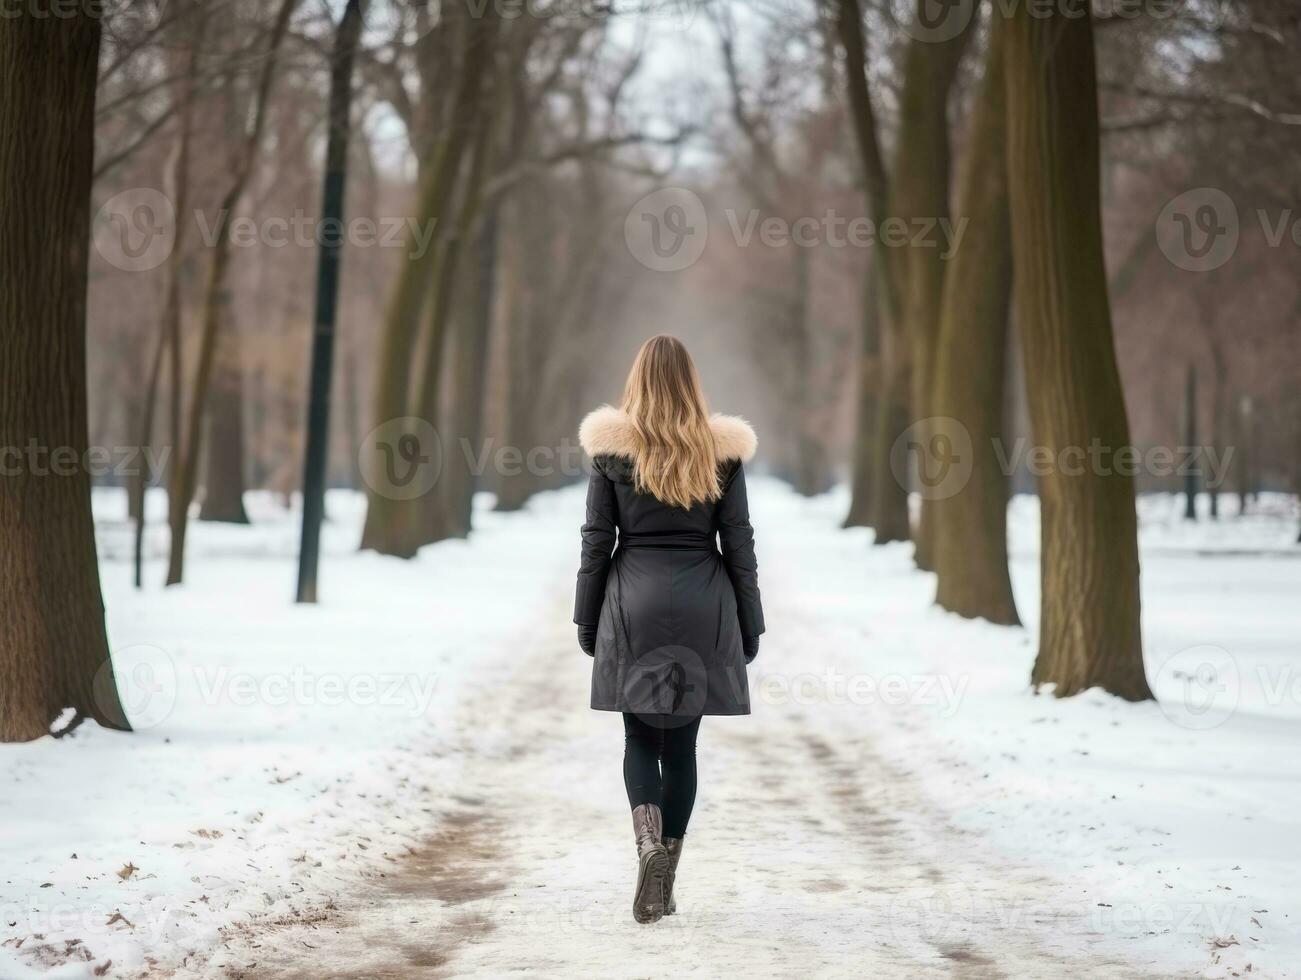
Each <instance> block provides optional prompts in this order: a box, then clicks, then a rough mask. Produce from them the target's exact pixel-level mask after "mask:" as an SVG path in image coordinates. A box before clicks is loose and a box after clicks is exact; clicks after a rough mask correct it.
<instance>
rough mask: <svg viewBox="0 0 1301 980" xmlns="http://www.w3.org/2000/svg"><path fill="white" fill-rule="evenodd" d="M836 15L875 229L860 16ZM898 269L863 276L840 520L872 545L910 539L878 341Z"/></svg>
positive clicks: (878, 172) (875, 265) (886, 262)
mask: <svg viewBox="0 0 1301 980" xmlns="http://www.w3.org/2000/svg"><path fill="white" fill-rule="evenodd" d="M836 13H837V17H836V30H837V35H838V37H839V39H840V43H841V46H842V47H843V48H844V50H845V79H846V88H847V90H848V97H849V106H850V114H851V118H852V121H853V124H854V136H855V140H856V142H857V143H858V159H859V164H860V166H861V168H862V173H863V189H864V194H865V196H866V198H867V210H868V216H869V217H871V218H872V220H874V221H876V222H878V223H879V222H881V221H884V220H885V218H886V217H887V214H886V211H887V208H888V204H887V201H888V200H889V196H890V189H889V179H888V177H887V175H886V172H885V163H884V158H883V156H882V153H881V144H880V138H879V134H878V133H877V127H876V111H875V109H874V108H873V105H872V95H871V90H870V89H869V88H868V86H867V54H866V46H865V44H864V42H863V23H862V19H863V14H862V11H861V10H860V9H859V5H858V0H840V2H839V4H838V6H837V9H836ZM899 265H900V263H899V262H898V261H897V259H896V255H895V253H894V252H893V250H891V249H886V248H881V249H877V251H876V253H875V254H874V255H873V261H872V268H871V270H870V271H869V272H868V282H867V287H866V289H865V294H866V298H865V305H864V310H863V321H862V330H863V334H862V355H861V357H860V361H859V377H858V386H859V389H858V403H859V408H858V419H857V422H858V425H857V429H856V433H855V437H854V438H855V444H854V462H853V498H852V503H851V505H850V513H849V516H848V517H847V518H846V519H845V525H846V526H851V525H853V524H870V525H872V526H873V527H876V528H877V533H876V537H875V542H876V543H877V544H881V543H884V542H886V541H895V540H901V539H902V538H906V537H907V536H908V495H907V490H906V488H901V487H899V486H898V484H897V482H896V481H895V479H894V476H893V474H892V472H891V468H890V452H891V447H892V446H893V444H894V439H895V438H896V437H897V435H898V434H899V433H900V432H902V431H903V429H904V427H906V425H907V422H906V421H903V420H902V418H901V412H900V407H901V406H900V397H901V392H900V390H899V388H898V381H897V375H898V374H899V371H900V368H901V365H900V364H898V363H897V361H898V359H897V358H894V359H893V361H891V362H887V360H886V357H885V352H886V350H887V349H890V350H895V349H897V348H898V347H899V344H898V342H897V340H896V341H893V342H883V340H882V338H883V337H885V336H887V335H888V336H894V335H895V333H896V332H897V330H898V329H899V320H900V306H901V301H900V298H899V293H900V289H901V287H900V284H899V279H900V272H899ZM869 358H870V359H871V360H870V361H869ZM883 440H885V441H883ZM878 525H879V526H878ZM901 529H902V532H901ZM901 533H902V538H901V537H900V534H901Z"/></svg>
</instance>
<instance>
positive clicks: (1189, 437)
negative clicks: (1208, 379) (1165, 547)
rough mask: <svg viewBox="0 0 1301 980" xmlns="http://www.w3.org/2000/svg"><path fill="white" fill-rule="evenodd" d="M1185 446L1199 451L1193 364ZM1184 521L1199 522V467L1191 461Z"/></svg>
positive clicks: (1186, 393)
mask: <svg viewBox="0 0 1301 980" xmlns="http://www.w3.org/2000/svg"><path fill="white" fill-rule="evenodd" d="M1184 445H1185V446H1187V447H1188V450H1187V451H1188V452H1196V451H1197V368H1196V366H1194V365H1192V364H1189V365H1188V383H1187V385H1186V386H1185V389H1184ZM1184 520H1187V521H1195V520H1197V466H1196V465H1195V464H1194V463H1193V462H1191V461H1190V463H1189V465H1188V470H1187V472H1186V473H1185V474H1184Z"/></svg>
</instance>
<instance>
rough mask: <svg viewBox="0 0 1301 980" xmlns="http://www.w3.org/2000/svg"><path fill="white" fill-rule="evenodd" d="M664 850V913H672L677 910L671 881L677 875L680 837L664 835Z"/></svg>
mask: <svg viewBox="0 0 1301 980" xmlns="http://www.w3.org/2000/svg"><path fill="white" fill-rule="evenodd" d="M664 850H666V851H667V852H668V855H669V874H668V879H667V881H666V882H665V885H664V891H665V898H664V914H665V915H672V914H673V913H674V912H676V911H677V910H678V902H677V899H675V898H674V897H673V883H674V881H676V880H677V877H678V858H680V857H682V838H681V837H665V838H664Z"/></svg>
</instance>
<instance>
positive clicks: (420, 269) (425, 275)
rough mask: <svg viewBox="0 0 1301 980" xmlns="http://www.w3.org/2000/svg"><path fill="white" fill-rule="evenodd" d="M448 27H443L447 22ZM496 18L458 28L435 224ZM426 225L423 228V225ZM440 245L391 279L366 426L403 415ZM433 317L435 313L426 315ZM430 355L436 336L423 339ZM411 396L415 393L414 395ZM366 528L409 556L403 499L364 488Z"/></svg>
mask: <svg viewBox="0 0 1301 980" xmlns="http://www.w3.org/2000/svg"><path fill="white" fill-rule="evenodd" d="M449 26H450V25H449ZM498 26H499V18H498V17H497V16H496V14H495V12H494V8H493V6H492V5H489V6H488V7H487V8H486V10H485V12H484V15H483V16H482V17H469V18H467V20H466V22H465V23H464V24H463V25H462V28H461V29H462V31H463V34H462V36H463V44H464V50H463V52H462V56H461V71H460V77H459V78H458V80H457V87H456V95H455V102H454V104H453V107H452V114H451V119H450V120H449V122H448V128H447V132H446V135H445V137H444V138H443V139H442V140H441V141H440V142H439V144H438V148H437V150H436V153H435V159H434V162H433V163H432V165H431V166H430V167H429V172H428V177H427V179H425V180H424V186H423V188H422V190H421V195H420V203H419V205H418V207H417V210H416V215H417V218H418V220H419V221H421V222H426V223H427V222H435V223H436V224H435V227H439V226H441V225H442V223H443V221H444V220H445V217H446V216H447V215H450V214H451V213H452V208H453V197H454V191H455V188H456V184H457V178H458V174H459V171H460V167H461V160H462V157H463V156H464V154H465V149H466V146H467V144H468V143H469V142H470V135H471V131H472V129H473V123H474V115H475V112H476V110H477V109H478V108H479V104H480V94H481V90H482V86H483V78H484V75H485V72H486V71H487V68H488V65H489V64H490V63H491V61H492V58H493V53H494V51H495V42H496V37H497V29H498ZM427 226H428V225H427V224H426V227H427ZM445 251H446V250H445V248H443V247H442V245H441V244H440V245H439V246H438V247H432V248H430V249H429V250H428V251H427V252H426V253H425V254H424V255H423V256H420V257H419V258H411V259H409V260H408V261H407V262H405V263H404V264H403V266H402V269H401V271H400V272H399V274H398V281H397V284H396V285H395V287H394V290H393V294H392V298H391V299H390V301H389V306H388V310H387V312H386V314H385V318H384V335H383V338H382V340H381V347H380V357H379V361H378V366H377V371H378V375H377V377H376V381H375V409H374V411H375V416H374V424H375V425H376V426H379V425H383V424H385V423H386V422H391V421H393V420H395V419H401V418H406V417H408V416H409V414H411V409H410V400H411V398H412V392H411V380H412V379H411V361H412V356H413V353H414V350H415V344H416V333H417V329H418V326H419V322H420V315H421V313H422V311H423V310H424V308H425V305H426V301H427V300H428V299H429V294H430V291H431V289H430V287H431V284H432V283H433V282H436V281H437V280H438V278H439V277H438V270H439V268H440V263H441V262H442V261H443V256H444V253H445ZM433 316H434V317H435V318H437V317H438V313H437V309H436V308H435V310H434V312H433ZM429 339H430V340H431V341H433V342H434V343H436V344H437V345H438V347H436V348H435V350H438V349H439V348H440V347H441V343H442V339H441V330H440V331H439V336H438V337H434V336H431V337H430V338H429ZM417 397H418V396H417ZM366 501H367V505H366V523H365V526H364V527H363V529H362V537H361V547H362V550H374V551H378V552H379V553H380V554H385V555H394V556H396V557H401V558H409V557H411V556H412V555H414V554H415V552H416V549H417V548H418V547H419V542H418V541H417V540H416V538H417V535H416V533H415V529H416V525H415V523H414V522H413V521H411V520H410V519H409V515H410V514H411V513H412V508H411V506H410V503H411V502H410V501H403V500H396V499H394V498H393V497H391V496H389V495H387V494H385V493H384V492H383V490H382V488H380V489H377V488H374V487H369V488H367V494H366Z"/></svg>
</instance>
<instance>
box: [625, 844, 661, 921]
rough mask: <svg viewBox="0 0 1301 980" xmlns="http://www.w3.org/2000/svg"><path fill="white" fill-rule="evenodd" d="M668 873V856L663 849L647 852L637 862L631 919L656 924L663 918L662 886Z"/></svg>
mask: <svg viewBox="0 0 1301 980" xmlns="http://www.w3.org/2000/svg"><path fill="white" fill-rule="evenodd" d="M668 872H669V855H668V852H667V851H665V850H664V849H663V848H658V849H656V850H654V851H647V852H646V853H645V854H643V855H642V857H641V860H640V861H638V862H637V890H636V892H634V893H633V899H632V917H633V918H634V919H636V920H637V921H638V922H641V923H649V922H658V921H659V920H660V919H661V918H663V916H664V884H665V881H666V880H667V877H668Z"/></svg>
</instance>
